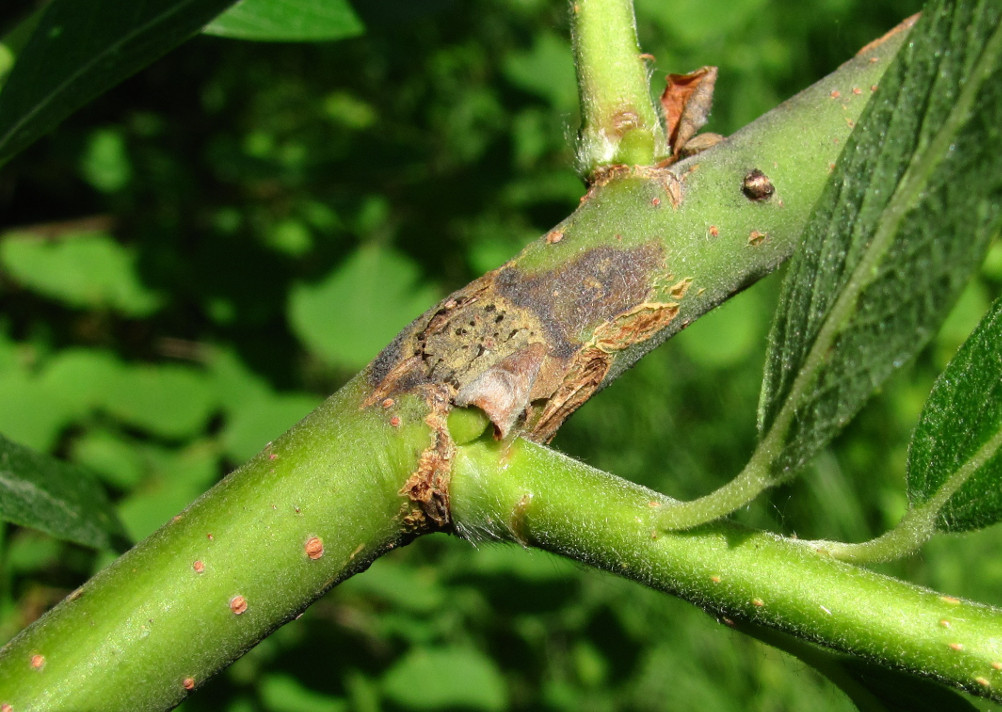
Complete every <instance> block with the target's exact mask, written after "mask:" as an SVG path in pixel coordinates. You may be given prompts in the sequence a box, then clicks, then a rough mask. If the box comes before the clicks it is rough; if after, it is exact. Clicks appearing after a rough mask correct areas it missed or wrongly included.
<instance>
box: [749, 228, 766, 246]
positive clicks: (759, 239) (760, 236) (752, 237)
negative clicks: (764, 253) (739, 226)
mask: <svg viewBox="0 0 1002 712" xmlns="http://www.w3.org/2000/svg"><path fill="white" fill-rule="evenodd" d="M767 237H769V233H767V232H759V231H758V230H752V231H751V232H750V233H749V234H748V244H749V245H751V246H752V247H758V246H759V245H761V244H762V243H763V242H765V239H766V238H767Z"/></svg>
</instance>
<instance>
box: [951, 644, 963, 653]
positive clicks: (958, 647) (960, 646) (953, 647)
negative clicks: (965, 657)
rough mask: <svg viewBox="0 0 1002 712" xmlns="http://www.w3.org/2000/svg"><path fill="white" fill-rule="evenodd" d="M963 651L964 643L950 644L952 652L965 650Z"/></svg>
mask: <svg viewBox="0 0 1002 712" xmlns="http://www.w3.org/2000/svg"><path fill="white" fill-rule="evenodd" d="M963 649H964V644H963V643H950V650H957V651H960V650H963Z"/></svg>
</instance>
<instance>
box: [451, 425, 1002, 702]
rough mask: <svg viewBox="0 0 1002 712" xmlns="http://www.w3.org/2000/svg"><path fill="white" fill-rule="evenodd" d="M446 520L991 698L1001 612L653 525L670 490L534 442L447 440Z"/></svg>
mask: <svg viewBox="0 0 1002 712" xmlns="http://www.w3.org/2000/svg"><path fill="white" fill-rule="evenodd" d="M451 496H452V504H453V515H454V518H455V521H456V525H457V528H459V529H460V531H462V532H465V533H466V534H467V535H469V536H472V537H482V538H493V539H500V540H505V541H514V542H518V543H520V544H522V545H523V546H535V547H539V548H542V549H546V550H549V551H553V552H556V553H559V554H563V555H565V556H569V557H571V558H573V559H576V560H578V561H582V562H585V563H587V564H590V565H593V566H597V567H599V568H603V569H605V570H607V571H611V572H613V573H616V574H618V575H621V576H625V577H627V578H631V579H634V580H637V581H639V582H641V583H643V584H645V585H647V586H650V587H652V588H656V589H659V590H662V591H665V592H667V593H671V594H673V595H676V596H679V597H681V598H684V599H686V600H688V601H690V602H692V603H694V604H695V605H697V606H699V607H701V608H703V609H705V610H707V611H709V612H711V613H714V614H716V615H719V616H721V617H723V618H726V619H733V620H736V621H747V622H750V623H753V624H755V625H759V626H764V627H766V628H771V629H775V630H779V631H782V632H784V633H789V634H791V635H794V636H797V637H798V638H802V639H804V640H808V641H812V642H814V643H818V644H820V645H823V646H825V647H828V648H831V649H833V650H837V651H840V652H843V653H848V654H851V655H855V656H859V657H862V658H864V659H866V660H869V661H872V662H874V663H877V664H879V665H881V666H884V667H890V668H897V669H903V670H908V671H911V672H914V673H916V674H920V675H924V676H929V677H935V678H936V679H937V680H939V681H940V682H944V683H946V684H949V685H952V686H954V687H957V688H960V689H964V690H966V691H968V692H971V693H973V694H976V695H980V696H983V697H990V698H992V699H995V700H1002V662H1000V661H1002V645H1000V643H999V641H1000V640H1002V610H999V609H996V608H992V607H988V606H984V605H980V604H975V603H969V602H966V601H961V600H959V599H956V598H952V597H950V596H943V595H940V594H938V593H935V592H933V591H929V590H926V589H922V588H919V587H917V586H913V585H911V584H908V583H905V582H901V581H897V580H895V579H892V578H889V577H887V576H883V575H880V574H877V573H874V572H871V571H867V570H865V569H861V568H858V567H856V566H852V565H849V564H846V563H843V562H840V561H835V560H833V559H832V558H831V557H828V556H825V555H822V554H818V553H816V552H814V551H812V550H810V549H808V548H806V547H804V546H801V545H799V544H798V543H796V542H793V541H789V540H786V539H784V538H782V537H779V536H776V535H773V534H768V533H761V532H754V531H749V530H746V529H742V528H739V527H737V526H734V525H730V524H726V523H721V524H715V525H707V526H704V527H701V528H699V529H696V530H690V531H686V532H677V533H676V532H669V533H665V532H664V531H663V530H662V529H661V528H660V524H659V518H660V511H661V509H662V508H663V507H664V506H666V505H669V504H670V503H671V501H670V500H668V499H667V498H665V497H663V496H662V495H659V494H657V493H655V492H652V491H650V490H648V489H646V488H643V487H640V486H639V485H636V484H633V483H630V482H626V481H624V480H621V479H619V478H616V477H614V476H613V475H609V474H607V473H604V472H601V471H599V470H595V469H593V468H591V467H588V466H587V465H584V464H581V463H579V462H575V461H573V460H571V459H569V458H567V457H565V456H563V455H560V454H559V453H556V452H554V451H552V450H549V449H547V448H545V447H542V446H540V445H535V444H533V443H529V442H525V441H515V442H513V443H510V444H509V445H508V446H504V445H498V444H494V443H487V442H484V441H479V442H477V443H475V444H472V445H468V446H465V447H462V448H460V449H459V452H458V453H457V455H456V459H455V465H454V469H453V479H452V488H451Z"/></svg>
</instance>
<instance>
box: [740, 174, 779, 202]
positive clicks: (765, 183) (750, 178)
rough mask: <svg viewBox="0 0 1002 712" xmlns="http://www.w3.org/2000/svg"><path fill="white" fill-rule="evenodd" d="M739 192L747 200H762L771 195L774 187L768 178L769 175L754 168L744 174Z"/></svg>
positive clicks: (774, 189)
mask: <svg viewBox="0 0 1002 712" xmlns="http://www.w3.org/2000/svg"><path fill="white" fill-rule="evenodd" d="M741 192H742V193H744V194H745V197H746V198H748V200H754V201H756V202H763V201H765V200H768V199H769V198H771V197H772V196H773V193H775V192H776V187H775V186H774V185H773V184H772V181H771V180H769V176H767V175H766V174H765V173H763V172H762V171H760V170H759V169H758V168H756V169H755V170H753V171H751V172H750V173H748V175H746V176H745V179H744V182H742V184H741Z"/></svg>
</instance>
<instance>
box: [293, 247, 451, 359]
mask: <svg viewBox="0 0 1002 712" xmlns="http://www.w3.org/2000/svg"><path fill="white" fill-rule="evenodd" d="M436 296H437V292H436V290H434V289H433V288H432V287H430V286H428V285H425V284H422V283H421V281H420V270H419V269H418V267H417V265H415V264H414V263H413V262H412V261H411V260H410V259H408V258H407V257H406V256H404V255H402V254H400V253H399V252H396V251H394V250H391V249H389V248H384V247H378V246H376V245H371V246H366V247H361V248H359V249H358V250H356V251H355V253H354V254H352V255H351V256H350V257H348V259H346V260H345V261H344V262H343V263H341V264H340V265H339V266H338V267H337V268H336V269H334V270H333V271H332V272H331V273H330V274H329V275H327V277H326V279H324V280H323V281H321V282H319V283H317V284H315V285H311V284H297V285H295V287H294V288H293V290H292V294H291V296H290V298H289V322H290V323H291V325H292V329H293V331H294V332H295V334H296V336H297V337H298V338H299V339H300V340H301V341H302V342H303V343H304V344H306V346H308V347H309V348H310V349H312V350H313V351H314V352H316V353H317V354H318V355H320V356H322V357H323V358H325V359H326V360H328V361H330V362H331V363H333V364H335V365H338V366H342V367H344V368H347V369H352V370H357V369H359V368H361V367H363V366H365V364H367V363H368V362H369V361H370V360H371V359H372V358H373V357H374V356H375V355H376V354H377V353H378V352H379V350H380V349H381V348H382V347H383V346H385V345H386V343H387V342H389V341H390V340H391V339H392V338H393V337H394V335H396V333H397V332H398V331H400V329H402V328H403V327H404V326H406V325H407V323H408V322H409V321H410V320H411V319H414V318H415V317H416V316H418V315H419V314H421V312H423V311H424V310H425V309H427V308H428V307H429V306H431V305H432V304H433V303H434V301H435V299H436Z"/></svg>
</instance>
